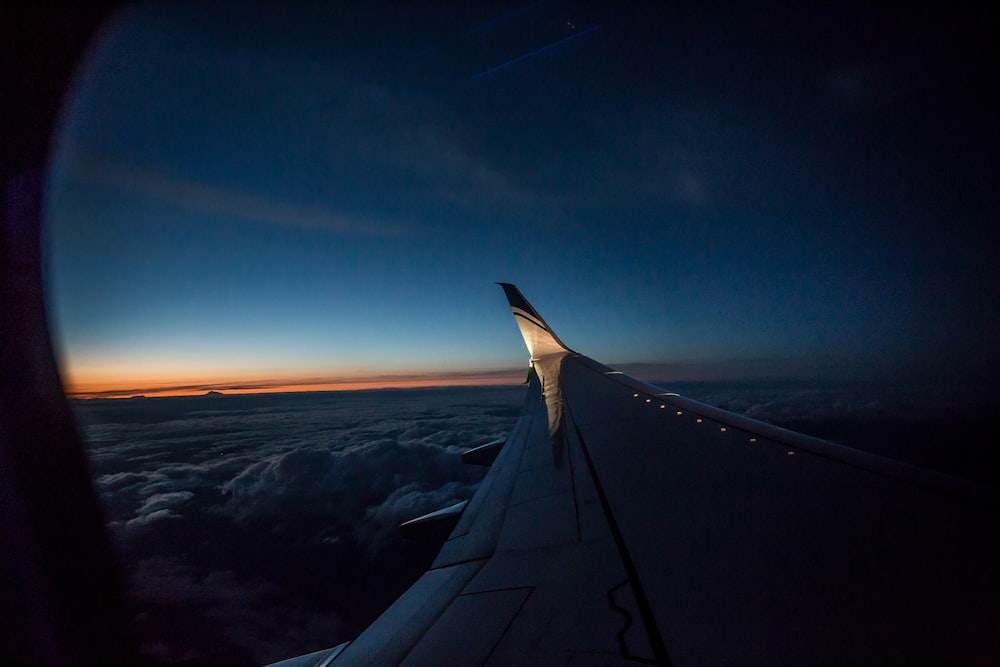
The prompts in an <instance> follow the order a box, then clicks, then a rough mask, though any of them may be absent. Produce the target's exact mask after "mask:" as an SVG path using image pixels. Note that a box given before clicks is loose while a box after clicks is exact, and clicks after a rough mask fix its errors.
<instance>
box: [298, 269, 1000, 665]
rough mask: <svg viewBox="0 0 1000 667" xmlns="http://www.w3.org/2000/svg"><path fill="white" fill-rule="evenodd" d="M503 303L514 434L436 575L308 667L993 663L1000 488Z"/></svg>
mask: <svg viewBox="0 0 1000 667" xmlns="http://www.w3.org/2000/svg"><path fill="white" fill-rule="evenodd" d="M501 286H502V287H503V289H504V292H505V294H506V295H507V299H508V302H509V303H510V306H511V309H512V311H513V313H514V316H515V320H516V322H517V324H518V327H519V329H520V330H521V333H522V335H523V337H524V339H525V344H526V345H527V347H528V351H529V353H530V355H531V363H532V366H533V368H534V369H535V371H536V372H535V373H534V374H532V378H531V381H530V383H529V388H528V393H527V397H526V399H525V405H524V410H523V413H522V416H521V417H520V419H519V421H518V422H517V424H516V425H515V427H514V429H513V430H512V432H511V434H510V436H509V437H508V439H507V441H506V443H503V444H502V447H500V448H499V452H498V453H497V454H496V459H495V461H494V462H493V463H492V465H491V467H490V469H489V471H488V473H487V475H486V477H485V479H484V480H483V482H482V484H481V485H480V487H479V489H478V490H477V492H476V494H475V495H474V496H473V498H472V499H471V500H470V501H469V502H468V504H467V505H466V506H465V507H464V510H463V511H462V512H461V515H460V516H459V518H457V521H456V523H455V527H454V529H453V530H452V532H451V534H450V536H449V538H448V539H447V541H445V542H444V544H443V545H442V547H441V551H440V552H439V554H438V557H437V559H436V560H435V561H434V563H433V565H432V566H431V568H430V569H429V570H428V571H427V572H426V573H425V574H424V575H423V576H422V577H421V578H420V579H419V580H418V581H417V582H416V583H415V584H414V585H413V586H412V587H411V588H410V589H409V590H408V591H407V592H406V593H404V594H403V595H402V596H401V597H400V598H399V600H397V601H396V602H395V603H394V604H393V605H392V606H391V607H390V608H389V609H388V610H386V612H385V613H384V614H383V615H382V616H381V617H379V618H378V619H377V620H376V621H375V622H374V623H373V624H372V626H370V627H369V628H368V629H367V630H366V631H365V632H364V633H362V634H361V635H360V636H359V637H358V638H357V639H356V640H354V641H353V642H351V643H349V644H347V645H346V646H343V647H337V649H338V650H337V651H336V652H335V653H334V654H333V655H332V656H331V655H329V654H327V652H321V653H320V654H316V655H317V656H318V657H319V658H320V659H321V660H322V664H324V665H326V664H332V665H335V666H336V667H342V666H343V665H357V664H385V665H434V664H462V665H508V664H573V665H577V664H583V665H590V664H595V665H596V664H601V665H604V664H636V663H638V664H660V665H671V664H676V665H718V664H734V663H737V664H752V665H755V664H761V665H763V664H768V665H773V664H813V665H817V664H818V665H842V664H872V665H875V664H878V665H897V664H898V665H903V664H906V665H920V664H927V665H930V664H935V665H937V664H968V665H978V664H989V663H990V662H991V661H992V660H993V658H994V657H995V656H996V655H1000V632H998V629H1000V595H998V593H1000V575H998V570H997V568H996V567H995V564H996V563H997V562H998V561H1000V521H997V519H998V518H1000V517H998V505H1000V504H998V502H997V496H996V491H995V490H994V489H984V488H982V487H979V486H975V485H972V484H969V483H966V482H964V481H961V480H957V479H954V478H950V477H947V476H944V475H939V474H936V473H933V472H930V471H925V470H921V469H918V468H914V467H912V466H908V465H904V464H901V463H898V462H895V461H891V460H888V459H884V458H881V457H877V456H873V455H870V454H866V453H863V452H858V451H856V450H853V449H850V448H847V447H842V446H839V445H835V444H832V443H828V442H825V441H822V440H818V439H815V438H811V437H808V436H804V435H801V434H797V433H793V432H791V431H786V430H784V429H780V428H777V427H774V426H771V425H768V424H764V423H761V422H757V421H754V420H752V419H748V418H746V417H743V416H740V415H734V414H731V413H728V412H725V411H723V410H719V409H717V408H714V407H711V406H707V405H704V404H701V403H698V402H696V401H692V400H690V399H686V398H683V397H681V396H678V395H676V394H673V393H670V392H665V391H663V390H661V389H659V388H657V387H654V386H652V385H648V384H645V383H643V382H640V381H638V380H635V379H634V378H630V377H629V376H627V375H625V374H622V373H621V372H619V371H615V370H613V369H611V368H608V367H607V366H604V365H602V364H600V363H598V362H595V361H594V360H592V359H590V358H588V357H585V356H583V355H580V354H577V353H575V352H573V351H572V350H570V349H569V348H568V347H567V346H566V345H564V344H563V343H562V341H560V340H559V338H558V337H557V336H556V335H555V333H554V332H553V331H552V329H551V328H550V327H549V326H548V325H547V324H546V323H545V321H544V320H543V319H542V318H541V316H540V315H539V314H538V313H537V311H535V309H534V308H532V307H531V305H530V304H529V303H528V302H527V300H526V299H525V298H524V296H523V295H522V294H521V293H520V291H518V290H517V288H516V287H514V286H513V285H510V284H501ZM491 444H492V443H491ZM496 451H497V447H494V448H492V449H491V456H492V455H493V453H495V452H496ZM474 458H478V456H477V457H474ZM301 664H310V663H296V665H301Z"/></svg>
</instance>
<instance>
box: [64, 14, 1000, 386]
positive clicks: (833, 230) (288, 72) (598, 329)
mask: <svg viewBox="0 0 1000 667" xmlns="http://www.w3.org/2000/svg"><path fill="white" fill-rule="evenodd" d="M293 4H294V3H293ZM993 51H995V47H994V46H993V45H992V41H991V39H990V37H989V36H988V30H987V28H986V27H985V25H984V24H982V23H981V22H980V21H978V17H976V16H975V15H965V16H960V15H956V16H949V17H940V16H930V15H927V16H922V15H913V14H908V15H905V16H903V15H896V14H892V13H889V12H886V11H874V10H861V9H843V8H842V9H837V10H817V9H808V10H807V9H801V8H800V9H789V8H786V7H773V8H770V9H760V8H757V9H740V10H737V11H735V12H734V11H728V12H725V13H723V12H715V11H712V10H710V9H700V10H692V9H685V8H677V7H675V6H670V5H666V4H663V5H661V4H647V5H644V4H638V5H630V6H629V8H628V9H627V10H624V9H621V8H619V7H618V6H617V4H616V3H601V2H591V3H569V2H535V3H531V4H527V5H519V4H517V3H513V4H510V3H472V5H471V6H465V5H462V4H458V3H454V4H440V3H439V4H435V5H434V9H433V10H430V9H418V8H416V7H415V6H414V5H406V9H400V8H398V7H396V8H387V7H382V6H380V5H377V4H375V5H369V6H367V8H366V9H364V10H361V9H357V8H355V9H351V10H349V9H345V8H343V7H341V6H339V5H338V6H331V7H328V8H324V9H315V8H314V9H306V8H300V7H296V8H294V9H292V8H287V7H280V6H266V5H265V6H245V5H243V4H233V5H226V4H222V3H219V4H216V3H212V5H211V7H210V8H203V7H198V8H196V7H194V6H193V5H188V4H177V3H172V4H168V5H165V6H161V5H156V4H147V5H142V6H140V7H139V8H137V9H132V10H130V11H127V12H125V13H123V14H120V15H119V16H118V18H117V20H116V21H114V22H112V23H111V24H110V25H108V26H107V28H106V30H105V31H104V34H103V40H102V41H100V42H99V43H98V44H96V45H95V46H94V48H93V49H92V52H91V60H90V62H89V64H88V65H87V66H86V67H85V68H84V69H83V70H82V71H81V74H80V77H79V79H78V81H77V84H76V87H75V92H74V94H73V96H72V97H71V98H70V100H69V101H68V103H67V107H66V109H65V111H64V118H63V123H62V127H61V131H60V134H59V136H58V137H57V148H56V159H55V161H54V165H53V168H52V170H51V173H50V178H51V180H50V190H49V196H48V201H47V222H48V224H49V227H48V236H49V239H48V240H49V245H48V247H47V256H46V259H47V270H48V281H49V288H50V293H49V303H50V308H51V310H52V317H53V320H54V325H55V328H56V332H57V340H58V341H59V343H58V346H59V347H60V354H61V357H62V361H63V366H64V371H65V373H66V375H67V376H68V380H69V384H70V390H71V391H73V390H74V387H75V388H76V390H77V391H82V392H96V393H109V394H110V393H113V392H114V391H122V392H126V393H129V392H132V393H139V392H141V391H146V390H154V389H157V388H159V389H164V388H167V387H190V388H191V391H192V392H197V391H203V390H204V388H205V387H213V388H216V387H217V388H220V389H229V388H231V387H236V386H246V387H254V386H259V387H264V386H271V385H273V386H285V385H288V386H297V385H298V384H312V385H314V386H317V387H318V386H321V385H323V383H324V382H327V381H331V382H332V381H338V380H340V379H343V378H347V379H355V380H356V379H360V378H377V379H376V380H375V382H376V384H377V385H378V386H381V385H384V384H392V383H393V382H395V383H401V384H405V383H409V382H418V378H421V377H427V376H428V374H437V376H438V377H460V374H465V375H464V376H462V377H467V378H476V377H479V376H480V375H482V376H483V377H486V376H487V375H489V374H495V373H496V372H498V371H506V370H514V371H516V372H513V373H512V374H510V375H509V376H507V377H508V379H509V381H516V380H517V379H519V378H520V377H523V369H524V366H525V363H526V361H527V354H526V351H525V350H524V348H523V345H522V344H521V341H520V339H519V336H518V334H517V330H516V327H515V326H514V324H513V322H512V319H511V317H510V313H509V311H508V310H507V307H506V302H505V300H504V298H503V295H502V293H501V291H500V289H499V288H498V287H496V286H495V285H494V284H493V282H494V281H498V280H500V281H507V282H513V283H516V284H517V285H518V286H519V287H520V288H521V290H522V291H523V292H524V294H525V295H526V296H527V298H528V299H529V300H530V301H532V303H533V304H534V305H535V307H536V308H537V309H538V310H539V311H540V312H541V313H542V314H543V315H544V316H545V318H546V319H547V320H548V322H549V323H550V324H551V325H552V326H553V328H555V330H556V331H557V332H558V333H559V335H560V337H561V338H562V339H563V340H564V341H566V343H567V344H568V345H570V346H571V347H573V348H574V349H576V350H578V351H581V352H583V353H585V354H588V355H589V356H591V357H594V358H596V359H599V360H601V361H604V362H605V363H609V364H612V365H618V364H638V363H644V364H659V366H653V367H651V368H652V370H647V375H653V376H656V379H667V380H669V379H671V378H672V377H676V378H678V379H682V378H689V377H690V375H691V374H692V373H695V374H697V373H699V372H703V373H711V374H714V375H716V376H720V375H725V374H727V373H729V374H733V375H736V374H747V373H749V374H753V373H760V372H763V370H762V369H764V368H768V369H770V370H769V371H768V373H769V374H770V375H771V376H775V375H782V374H789V375H794V374H799V375H803V374H804V375H812V376H817V377H818V376H823V377H830V376H834V375H836V376H842V377H860V376H861V375H864V374H866V373H868V374H870V373H873V372H874V373H876V374H886V373H893V374H903V375H913V376H921V377H922V378H925V379H926V378H928V377H929V378H938V377H946V376H947V377H949V378H955V377H958V378H971V377H977V376H979V377H987V376H989V375H990V374H991V373H993V372H994V371H996V370H997V369H998V368H1000V363H998V352H997V346H996V341H997V339H998V333H1000V318H998V317H997V303H998V302H1000V300H998V297H1000V289H998V284H1000V280H998V271H997V267H996V254H997V252H996V251H997V248H998V243H997V241H998V232H997V231H996V216H995V211H996V193H995V190H996V187H995V180H996V178H995V175H996V173H997V169H996V167H997V159H998V158H997V155H998V154H1000V152H998V150H997V149H998V145H997V144H998V141H997V133H996V130H995V127H994V125H995V118H996V117H997V111H998V110H997V108H996V103H995V102H990V101H988V100H989V99H990V94H989V93H990V92H991V91H992V90H993V88H994V85H993V83H995V81H994V79H995V74H993V73H992V71H991V69H990V68H991V65H989V64H988V63H990V62H991V61H993V58H992V57H990V56H991V54H992V52H993ZM992 55H995V54H992ZM988 71H989V72H990V73H989V74H987V72H988ZM648 368H650V367H647V369H648ZM709 369H711V370H709ZM227 383H228V384H227ZM240 383H242V384H240ZM269 383H270V384H269Z"/></svg>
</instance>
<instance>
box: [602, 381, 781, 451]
mask: <svg viewBox="0 0 1000 667" xmlns="http://www.w3.org/2000/svg"><path fill="white" fill-rule="evenodd" d="M606 374H607V375H623V373H622V372H621V371H611V372H609V373H606ZM656 396H680V394H675V393H673V392H669V393H664V394H656ZM632 398H643V395H642V394H639V393H633V394H632ZM645 401H646V403H652V402H653V399H652V398H648V397H647V398H645ZM666 409H667V405H666V403H660V410H666ZM683 414H684V411H683V410H677V415H678V416H680V415H683ZM704 421H705V420H704V419H702V418H701V417H697V418H696V419H695V422H696V423H698V424H701V423H704ZM726 430H727V427H725V426H720V427H719V431H720V432H721V433H725V432H726ZM749 439H750V442H751V443H754V442H757V438H755V437H753V436H750V438H749ZM787 455H788V456H794V455H795V452H794V451H792V450H788V451H787Z"/></svg>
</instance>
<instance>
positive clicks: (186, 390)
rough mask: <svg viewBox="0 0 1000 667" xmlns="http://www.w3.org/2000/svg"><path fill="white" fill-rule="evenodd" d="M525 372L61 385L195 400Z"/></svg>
mask: <svg viewBox="0 0 1000 667" xmlns="http://www.w3.org/2000/svg"><path fill="white" fill-rule="evenodd" d="M526 373H527V371H526V369H513V368H511V369H500V370H480V371H447V372H439V373H412V374H392V375H370V376H350V377H342V378H329V377H326V378H282V379H273V380H271V379H267V380H231V381H215V382H163V383H148V384H143V385H136V384H132V385H127V386H121V385H118V386H113V385H112V386H109V383H103V382H102V383H94V382H89V383H88V382H73V381H64V382H63V392H64V393H65V394H66V396H67V398H71V399H79V400H88V399H100V398H110V399H121V398H125V399H127V398H138V397H143V398H171V397H178V398H179V397H198V396H204V395H206V394H211V393H213V392H215V393H218V394H225V395H240V394H280V393H307V392H328V391H360V390H377V389H420V388H436V387H469V386H499V385H505V384H509V385H517V384H523V383H524V379H525V377H526Z"/></svg>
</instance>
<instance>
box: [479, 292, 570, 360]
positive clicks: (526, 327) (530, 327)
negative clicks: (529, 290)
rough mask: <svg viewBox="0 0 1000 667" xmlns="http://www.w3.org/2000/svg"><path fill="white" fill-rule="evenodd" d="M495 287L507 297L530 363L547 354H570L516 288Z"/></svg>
mask: <svg viewBox="0 0 1000 667" xmlns="http://www.w3.org/2000/svg"><path fill="white" fill-rule="evenodd" d="M497 285H500V287H502V288H503V291H504V294H506V295H507V301H508V302H509V303H510V309H511V311H513V313H514V321H515V322H517V328H518V329H520V330H521V335H522V336H523V337H524V344H525V345H526V346H527V347H528V352H529V353H530V354H531V359H532V361H534V360H536V359H539V358H541V357H544V356H546V355H549V354H556V353H566V352H572V350H570V349H569V348H568V347H566V345H565V344H564V343H563V342H562V341H561V340H559V336H557V335H556V334H555V332H554V331H552V329H551V328H550V327H549V325H548V324H546V323H545V320H543V319H542V316H541V315H539V314H538V311H536V310H535V309H534V308H532V307H531V304H530V303H528V300H527V299H525V298H524V295H523V294H521V291H520V290H519V289H517V287H515V286H514V285H511V284H510V283H497Z"/></svg>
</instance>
